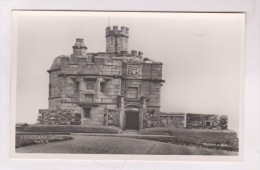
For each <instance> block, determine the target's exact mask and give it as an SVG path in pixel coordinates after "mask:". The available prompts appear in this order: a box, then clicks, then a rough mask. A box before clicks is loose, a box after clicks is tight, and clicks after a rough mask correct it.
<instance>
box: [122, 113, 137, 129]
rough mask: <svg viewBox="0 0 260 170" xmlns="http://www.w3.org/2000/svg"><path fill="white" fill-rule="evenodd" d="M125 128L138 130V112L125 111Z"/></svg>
mask: <svg viewBox="0 0 260 170" xmlns="http://www.w3.org/2000/svg"><path fill="white" fill-rule="evenodd" d="M125 121H126V126H125V128H126V129H137V130H139V113H138V112H133V111H128V112H126V120H125Z"/></svg>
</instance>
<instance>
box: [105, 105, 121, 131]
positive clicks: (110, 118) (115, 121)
mask: <svg viewBox="0 0 260 170" xmlns="http://www.w3.org/2000/svg"><path fill="white" fill-rule="evenodd" d="M106 122H107V123H106V125H108V126H116V127H119V111H118V110H117V109H108V110H107V119H106Z"/></svg>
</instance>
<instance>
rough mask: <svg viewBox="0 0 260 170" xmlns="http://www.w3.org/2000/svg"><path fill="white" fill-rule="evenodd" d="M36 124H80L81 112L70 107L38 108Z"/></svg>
mask: <svg viewBox="0 0 260 170" xmlns="http://www.w3.org/2000/svg"><path fill="white" fill-rule="evenodd" d="M37 122H38V124H48V125H80V124H81V114H80V113H78V112H76V111H75V110H71V109H44V110H39V114H38V119H37Z"/></svg>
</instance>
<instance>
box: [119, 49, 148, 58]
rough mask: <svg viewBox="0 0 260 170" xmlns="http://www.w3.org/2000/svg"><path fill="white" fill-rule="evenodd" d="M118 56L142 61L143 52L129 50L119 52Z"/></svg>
mask: <svg viewBox="0 0 260 170" xmlns="http://www.w3.org/2000/svg"><path fill="white" fill-rule="evenodd" d="M119 55H120V56H127V57H138V58H140V59H142V57H143V52H142V51H136V50H131V51H130V52H128V51H120V53H119Z"/></svg>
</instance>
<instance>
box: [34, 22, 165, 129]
mask: <svg viewBox="0 0 260 170" xmlns="http://www.w3.org/2000/svg"><path fill="white" fill-rule="evenodd" d="M105 38H106V52H98V53H89V52H87V47H86V46H85V44H84V41H83V39H81V38H78V39H76V43H75V45H74V46H73V47H72V48H73V53H72V54H71V55H70V56H59V57H57V58H55V59H54V61H53V63H52V66H51V68H50V70H48V72H49V77H50V79H49V82H50V83H49V109H46V110H40V111H39V117H38V122H39V123H42V124H49V123H50V122H52V123H51V124H83V125H108V126H117V127H120V128H122V129H125V128H130V129H142V128H146V127H154V126H159V124H160V117H159V116H160V90H161V86H162V84H163V82H164V80H163V79H162V63H161V62H155V61H152V60H150V59H148V58H143V53H142V52H141V51H135V50H132V51H131V52H128V38H129V29H128V28H127V27H121V28H119V27H118V26H113V27H112V28H111V27H107V28H106V35H105ZM62 114H64V115H62Z"/></svg>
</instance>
